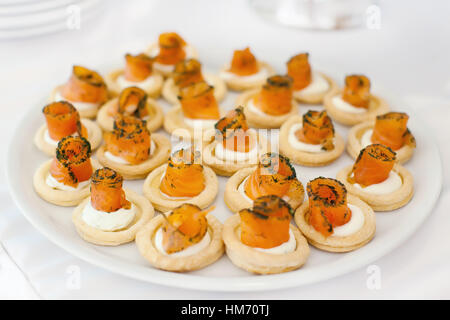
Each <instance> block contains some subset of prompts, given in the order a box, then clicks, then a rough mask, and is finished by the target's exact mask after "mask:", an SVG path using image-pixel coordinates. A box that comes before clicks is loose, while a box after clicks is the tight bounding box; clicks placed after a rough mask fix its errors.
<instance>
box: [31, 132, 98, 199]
mask: <svg viewBox="0 0 450 320" xmlns="http://www.w3.org/2000/svg"><path fill="white" fill-rule="evenodd" d="M90 156H91V145H90V144H89V141H87V140H86V139H85V138H83V137H72V136H67V137H64V138H62V140H61V141H60V142H59V143H58V147H57V148H56V153H55V155H54V157H53V158H52V159H50V160H48V161H46V162H44V163H43V164H42V165H41V166H40V167H39V168H38V169H37V171H36V173H35V174H34V177H33V186H34V190H35V191H36V193H37V194H38V195H39V196H40V197H41V198H42V199H44V200H45V201H47V202H50V203H53V204H56V205H58V206H64V207H70V206H75V205H77V204H79V203H80V202H81V201H82V200H83V199H84V198H86V197H87V196H88V195H89V193H90V190H89V185H90V182H91V175H92V172H93V170H94V169H97V168H100V164H99V163H98V162H97V160H95V159H91V158H90Z"/></svg>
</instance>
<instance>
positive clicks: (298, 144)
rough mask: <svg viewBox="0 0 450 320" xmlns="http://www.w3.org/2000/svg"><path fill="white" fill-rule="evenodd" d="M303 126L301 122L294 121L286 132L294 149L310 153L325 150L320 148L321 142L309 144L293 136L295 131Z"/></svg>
mask: <svg viewBox="0 0 450 320" xmlns="http://www.w3.org/2000/svg"><path fill="white" fill-rule="evenodd" d="M302 127H303V124H302V123H295V124H293V125H292V126H291V127H290V129H289V134H288V142H289V144H290V145H291V147H293V148H294V149H297V150H301V151H306V152H311V153H320V152H325V151H326V150H323V149H322V145H321V144H310V143H305V142H302V141H300V140H298V139H297V137H296V136H295V132H296V131H297V130H299V129H301V128H302Z"/></svg>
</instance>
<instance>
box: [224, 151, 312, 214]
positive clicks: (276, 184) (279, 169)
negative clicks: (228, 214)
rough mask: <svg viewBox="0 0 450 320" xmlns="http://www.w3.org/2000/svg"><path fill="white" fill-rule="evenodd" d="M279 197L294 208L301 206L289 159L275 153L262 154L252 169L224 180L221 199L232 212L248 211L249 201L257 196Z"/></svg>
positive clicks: (301, 190)
mask: <svg viewBox="0 0 450 320" xmlns="http://www.w3.org/2000/svg"><path fill="white" fill-rule="evenodd" d="M270 194H272V195H276V196H279V197H282V198H283V199H284V200H286V202H288V203H289V205H290V206H291V207H292V208H293V209H296V208H297V207H298V206H299V205H301V204H302V202H303V198H304V196H305V190H304V188H303V185H302V183H301V182H300V181H299V180H298V179H297V177H296V172H295V169H294V167H293V166H292V165H291V163H290V161H289V159H287V158H286V157H284V156H281V155H279V154H277V153H275V152H269V153H266V154H264V155H263V156H262V157H261V159H260V162H259V164H258V165H257V166H255V167H249V168H244V169H241V170H239V171H238V172H236V173H235V174H234V175H233V176H231V178H230V179H228V181H227V184H226V186H225V194H224V200H225V204H226V205H227V206H228V208H229V209H230V210H231V211H233V212H239V211H240V210H242V209H246V208H251V206H252V205H253V201H254V200H255V199H256V198H258V197H261V196H265V195H270Z"/></svg>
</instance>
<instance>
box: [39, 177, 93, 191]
mask: <svg viewBox="0 0 450 320" xmlns="http://www.w3.org/2000/svg"><path fill="white" fill-rule="evenodd" d="M90 182H91V180H90V179H89V180H86V181H82V182H79V183H78V185H77V187H76V188H74V187H72V186H67V185H65V184H64V183H62V182H59V181H57V180H56V179H55V178H53V176H52V175H51V174H50V173H49V174H48V175H47V178H46V179H45V183H46V184H47V185H48V186H49V187H51V188H54V189H58V190H62V191H78V190H81V189H83V188H84V187H86V186H87V185H89V183H90Z"/></svg>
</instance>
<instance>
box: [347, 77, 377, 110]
mask: <svg viewBox="0 0 450 320" xmlns="http://www.w3.org/2000/svg"><path fill="white" fill-rule="evenodd" d="M342 99H343V100H344V101H346V102H348V103H350V104H351V105H352V106H355V107H358V108H366V109H367V108H368V107H369V101H370V80H369V78H367V77H366V76H364V75H349V76H346V77H345V87H344V90H343V91H342Z"/></svg>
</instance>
